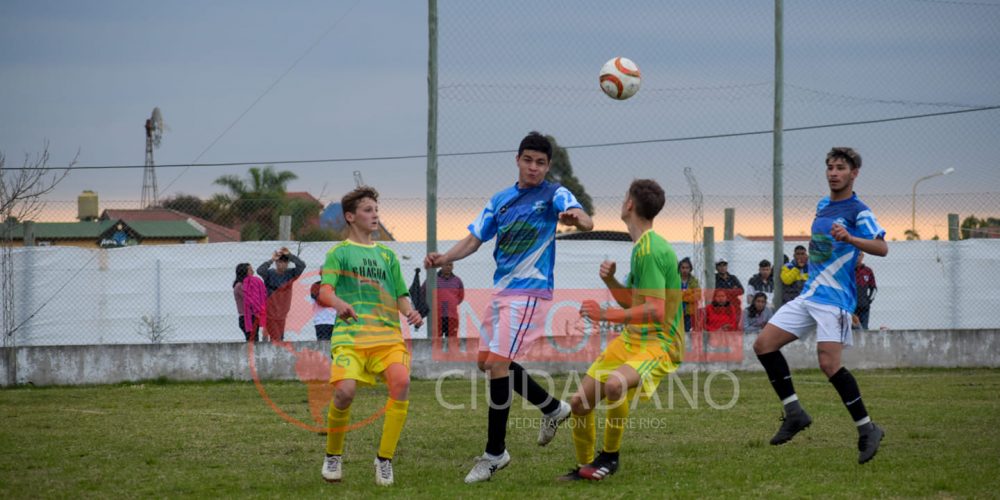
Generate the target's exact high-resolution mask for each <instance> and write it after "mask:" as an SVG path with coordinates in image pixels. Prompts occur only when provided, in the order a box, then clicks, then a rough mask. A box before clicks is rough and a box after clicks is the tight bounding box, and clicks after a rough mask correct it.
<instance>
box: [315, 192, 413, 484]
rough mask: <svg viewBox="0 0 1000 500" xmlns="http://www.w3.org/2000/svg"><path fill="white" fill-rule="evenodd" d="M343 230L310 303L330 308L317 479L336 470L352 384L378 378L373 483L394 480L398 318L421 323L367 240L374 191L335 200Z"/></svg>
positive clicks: (396, 277)
mask: <svg viewBox="0 0 1000 500" xmlns="http://www.w3.org/2000/svg"><path fill="white" fill-rule="evenodd" d="M341 204H342V206H343V210H344V219H345V220H346V221H347V224H348V227H349V234H348V236H347V239H345V240H344V241H342V242H341V243H339V244H337V245H336V246H334V247H333V248H332V249H330V251H329V252H327V254H326V262H325V263H324V264H323V268H322V271H321V273H322V279H321V281H320V289H319V296H318V298H317V302H318V303H319V304H320V305H322V306H326V307H332V308H334V309H335V310H336V311H337V317H338V321H337V323H336V325H335V326H334V329H333V336H332V338H331V340H330V354H331V358H332V359H331V364H330V383H331V384H334V386H335V387H336V390H335V391H334V395H333V401H331V402H330V410H329V413H328V415H327V426H328V429H327V436H326V458H325V459H324V461H323V468H322V471H321V472H322V476H323V479H325V480H327V481H330V482H336V481H340V480H341V477H342V475H343V453H344V440H345V438H346V435H347V426H348V423H349V422H350V416H351V413H350V412H351V403H352V402H353V401H354V394H355V389H356V387H357V385H358V384H362V385H372V384H374V383H375V381H376V378H382V379H384V380H385V383H386V385H387V386H388V387H389V398H388V401H387V402H386V406H385V421H384V422H383V425H382V437H381V440H380V442H379V446H378V454H377V456H376V457H375V483H376V484H378V485H381V486H388V485H391V484H392V483H393V481H394V478H393V470H392V458H393V454H394V453H395V451H396V444H397V443H398V442H399V436H400V434H401V433H402V430H403V424H404V423H405V422H406V414H407V411H408V409H409V390H410V353H409V352H408V351H407V350H406V345H405V344H404V343H403V335H402V333H401V330H400V323H399V316H400V314H402V315H403V316H405V317H406V320H407V321H408V322H409V323H410V324H411V325H416V326H418V327H419V326H420V324H421V320H420V313H418V312H417V311H415V310H414V309H413V307H412V305H411V304H410V299H409V292H408V290H407V287H406V282H405V281H404V280H403V274H402V272H401V271H400V267H399V259H398V258H397V257H396V253H395V252H393V251H392V250H391V249H390V248H389V247H387V246H385V245H383V244H381V243H375V242H373V241H372V234H373V233H375V232H376V231H378V230H379V218H378V192H377V191H375V190H374V189H372V188H370V187H368V186H360V187H358V188H357V189H355V190H353V191H351V192H349V193H347V194H346V195H344V197H343V199H342V200H341Z"/></svg>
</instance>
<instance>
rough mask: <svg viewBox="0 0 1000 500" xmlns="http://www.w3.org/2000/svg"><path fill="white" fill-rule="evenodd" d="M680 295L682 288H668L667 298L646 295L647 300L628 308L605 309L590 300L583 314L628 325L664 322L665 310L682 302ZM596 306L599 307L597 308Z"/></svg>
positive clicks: (674, 308) (582, 311) (673, 307)
mask: <svg viewBox="0 0 1000 500" xmlns="http://www.w3.org/2000/svg"><path fill="white" fill-rule="evenodd" d="M671 292H677V293H671ZM680 296H681V294H680V290H667V296H666V298H664V297H656V296H650V295H646V296H645V302H643V303H642V304H639V305H637V306H634V307H628V308H618V307H609V308H607V309H604V310H601V308H600V306H599V305H598V304H597V302H594V301H591V300H588V301H585V302H584V304H583V308H582V310H581V315H582V316H584V317H587V318H590V319H591V320H592V321H607V322H609V323H617V324H626V325H630V324H646V323H662V322H663V320H664V317H665V316H666V315H665V311H667V310H676V308H677V305H678V304H679V303H680V302H679V300H680ZM671 305H672V306H671ZM594 306H597V307H596V308H595V307H594ZM671 307H672V309H671ZM672 319H673V318H671V320H672Z"/></svg>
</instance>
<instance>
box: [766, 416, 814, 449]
mask: <svg viewBox="0 0 1000 500" xmlns="http://www.w3.org/2000/svg"><path fill="white" fill-rule="evenodd" d="M812 423H813V421H812V418H810V417H809V414H808V413H806V412H805V410H803V411H801V412H798V413H793V414H787V413H786V414H785V416H783V417H781V427H780V428H779V429H778V432H777V434H775V435H774V437H773V438H771V444H773V445H779V444H784V443H787V442H789V441H791V440H792V438H793V437H795V435H796V434H798V433H799V432H801V431H804V430H806V429H807V428H809V426H810V425H812Z"/></svg>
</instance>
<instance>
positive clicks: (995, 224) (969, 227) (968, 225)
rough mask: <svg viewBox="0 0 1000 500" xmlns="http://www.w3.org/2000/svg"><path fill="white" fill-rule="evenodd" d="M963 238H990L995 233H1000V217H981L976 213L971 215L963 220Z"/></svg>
mask: <svg viewBox="0 0 1000 500" xmlns="http://www.w3.org/2000/svg"><path fill="white" fill-rule="evenodd" d="M961 228H962V239H963V240H967V239H970V238H989V237H991V236H992V235H994V234H1000V218H996V217H986V218H983V219H980V218H978V217H976V216H975V215H970V216H968V217H966V218H965V220H963V221H962V226H961Z"/></svg>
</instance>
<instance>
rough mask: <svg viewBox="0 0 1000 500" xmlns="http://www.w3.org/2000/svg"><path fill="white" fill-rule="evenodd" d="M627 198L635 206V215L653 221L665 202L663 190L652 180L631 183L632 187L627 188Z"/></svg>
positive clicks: (638, 180)
mask: <svg viewBox="0 0 1000 500" xmlns="http://www.w3.org/2000/svg"><path fill="white" fill-rule="evenodd" d="M628 196H629V198H631V199H632V203H634V204H635V213H637V214H639V217H642V218H643V219H646V220H653V217H656V214H658V213H660V210H663V204H664V203H666V201H667V197H666V195H665V194H664V193H663V188H661V187H660V185H659V184H658V183H657V182H656V181H654V180H653V179H636V180H634V181H632V185H630V186H629V187H628Z"/></svg>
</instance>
